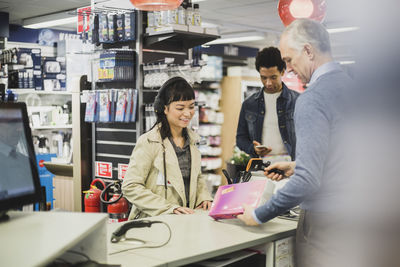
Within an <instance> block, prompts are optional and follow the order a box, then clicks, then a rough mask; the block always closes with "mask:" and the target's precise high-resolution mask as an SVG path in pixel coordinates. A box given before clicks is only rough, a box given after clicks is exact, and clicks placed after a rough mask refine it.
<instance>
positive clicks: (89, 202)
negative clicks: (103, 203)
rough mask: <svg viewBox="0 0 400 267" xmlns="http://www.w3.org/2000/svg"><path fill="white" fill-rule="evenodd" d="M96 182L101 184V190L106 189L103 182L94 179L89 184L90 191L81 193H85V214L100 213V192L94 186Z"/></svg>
mask: <svg viewBox="0 0 400 267" xmlns="http://www.w3.org/2000/svg"><path fill="white" fill-rule="evenodd" d="M97 182H98V183H100V184H102V186H103V189H104V188H106V185H105V184H104V182H103V180H101V179H94V180H93V181H92V183H91V184H90V189H89V190H87V191H83V193H85V201H84V205H85V212H101V207H100V195H101V192H102V191H101V190H100V189H98V188H97V187H96V186H95V183H97Z"/></svg>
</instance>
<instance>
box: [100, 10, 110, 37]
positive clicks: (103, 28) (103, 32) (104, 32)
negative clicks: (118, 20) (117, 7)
mask: <svg viewBox="0 0 400 267" xmlns="http://www.w3.org/2000/svg"><path fill="white" fill-rule="evenodd" d="M99 41H100V43H106V42H108V41H109V39H108V23H107V14H103V13H102V14H100V15H99Z"/></svg>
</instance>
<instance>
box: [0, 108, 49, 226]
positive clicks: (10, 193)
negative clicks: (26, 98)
mask: <svg viewBox="0 0 400 267" xmlns="http://www.w3.org/2000/svg"><path fill="white" fill-rule="evenodd" d="M40 200H41V189H40V180H39V173H38V169H37V164H36V155H35V151H34V148H33V142H32V134H31V129H30V127H29V119H28V113H27V109H26V105H25V103H1V102H0V219H3V220H4V219H6V218H7V215H6V212H7V211H8V210H10V209H15V208H20V207H22V206H23V205H27V204H31V203H36V202H39V201H40Z"/></svg>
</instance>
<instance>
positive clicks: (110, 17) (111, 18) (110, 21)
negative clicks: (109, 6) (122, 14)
mask: <svg viewBox="0 0 400 267" xmlns="http://www.w3.org/2000/svg"><path fill="white" fill-rule="evenodd" d="M107 26H108V42H110V43H113V42H115V41H116V38H115V37H116V36H115V33H116V31H115V29H116V15H115V14H111V13H110V14H107Z"/></svg>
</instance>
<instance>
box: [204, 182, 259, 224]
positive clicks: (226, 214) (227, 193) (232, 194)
mask: <svg viewBox="0 0 400 267" xmlns="http://www.w3.org/2000/svg"><path fill="white" fill-rule="evenodd" d="M266 182H267V179H263V180H255V181H251V182H246V183H239V184H229V185H223V186H220V187H219V188H218V190H217V193H216V194H215V197H214V201H213V203H212V206H211V209H210V212H209V213H208V215H209V216H211V217H212V218H214V219H215V220H218V219H235V218H236V216H237V215H239V214H243V207H242V205H243V204H247V205H250V206H251V207H253V208H256V207H257V205H258V203H259V202H260V199H261V196H262V194H263V192H264V187H265V184H266Z"/></svg>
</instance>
